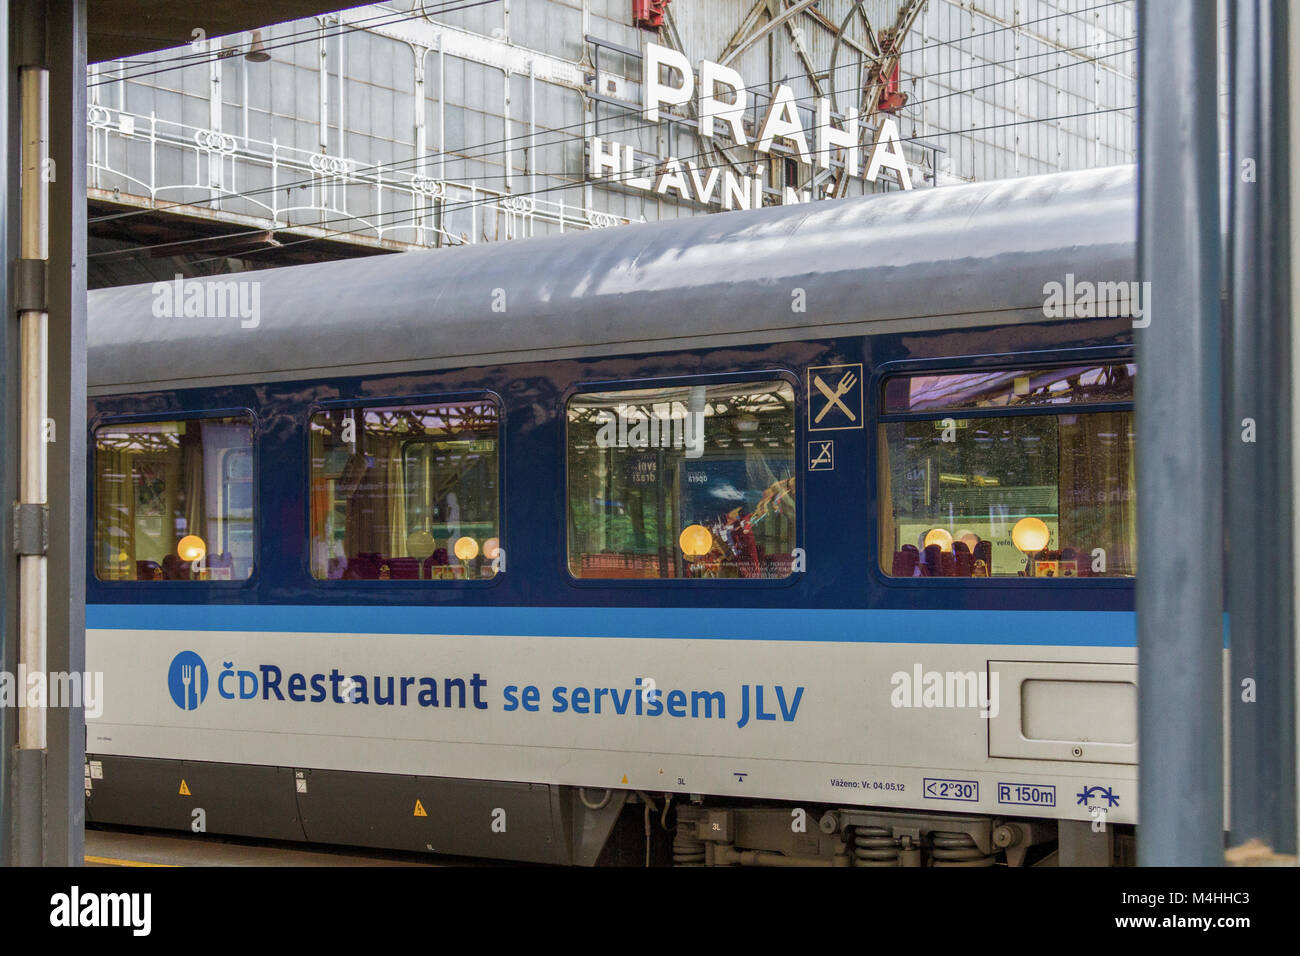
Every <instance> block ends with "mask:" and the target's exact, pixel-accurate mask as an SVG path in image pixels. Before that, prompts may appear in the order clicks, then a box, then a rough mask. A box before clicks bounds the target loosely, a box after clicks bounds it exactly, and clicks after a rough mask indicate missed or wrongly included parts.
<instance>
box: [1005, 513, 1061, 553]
mask: <svg viewBox="0 0 1300 956" xmlns="http://www.w3.org/2000/svg"><path fill="white" fill-rule="evenodd" d="M1051 536H1052V533H1051V531H1049V530H1048V528H1047V525H1046V524H1045V523H1043V521H1042V519H1040V518H1021V519H1020V520H1019V521H1017V522H1016V526H1015V527H1014V528H1012V529H1011V543H1012V544H1014V545H1015V546H1016V547H1017V548H1019V549H1020V550H1021V551H1023V552H1024V553H1025V554H1037V553H1038V552H1039V551H1042V550H1043V549H1044V548H1045V547H1047V541H1048V539H1049V538H1050V537H1051Z"/></svg>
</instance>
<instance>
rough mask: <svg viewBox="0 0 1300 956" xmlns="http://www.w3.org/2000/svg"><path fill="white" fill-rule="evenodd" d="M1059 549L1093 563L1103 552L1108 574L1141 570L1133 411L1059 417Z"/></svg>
mask: <svg viewBox="0 0 1300 956" xmlns="http://www.w3.org/2000/svg"><path fill="white" fill-rule="evenodd" d="M1060 436H1061V468H1060V513H1061V516H1060V532H1061V541H1060V544H1059V547H1062V548H1074V549H1075V550H1077V551H1078V552H1079V559H1080V560H1081V561H1087V562H1089V564H1091V562H1092V560H1093V558H1092V552H1093V551H1094V549H1096V548H1101V549H1103V550H1104V551H1105V558H1106V573H1107V574H1111V575H1114V574H1121V575H1132V574H1136V573H1137V477H1136V456H1135V454H1134V450H1135V449H1134V437H1133V413H1132V412H1104V413H1100V414H1088V415H1078V416H1069V415H1064V416H1061V419H1060Z"/></svg>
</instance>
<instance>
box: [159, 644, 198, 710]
mask: <svg viewBox="0 0 1300 956" xmlns="http://www.w3.org/2000/svg"><path fill="white" fill-rule="evenodd" d="M167 689H168V690H169V691H171V695H172V700H173V701H175V702H176V706H177V707H179V708H180V709H181V710H197V709H198V706H199V704H201V703H203V698H205V697H207V696H208V665H207V664H204V663H203V658H201V657H199V655H198V654H195V653H194V652H193V651H181V652H180V653H179V654H177V655H176V656H175V657H173V658H172V666H171V667H170V668H168V670H167Z"/></svg>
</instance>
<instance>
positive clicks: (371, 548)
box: [310, 398, 500, 581]
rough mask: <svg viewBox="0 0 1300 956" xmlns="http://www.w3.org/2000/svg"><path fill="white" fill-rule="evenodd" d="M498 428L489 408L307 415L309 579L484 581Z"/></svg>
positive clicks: (494, 510)
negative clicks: (309, 452) (309, 498)
mask: <svg viewBox="0 0 1300 956" xmlns="http://www.w3.org/2000/svg"><path fill="white" fill-rule="evenodd" d="M498 419H499V416H498V409H497V406H496V403H495V402H493V401H491V400H490V399H486V398H485V399H475V400H473V401H466V402H448V403H437V404H421V405H400V406H387V407H380V408H376V407H366V408H334V409H329V410H325V411H320V412H317V413H316V414H314V415H313V416H312V419H311V518H310V520H311V572H312V575H313V576H314V577H316V578H318V579H320V580H330V579H342V580H366V581H388V580H392V581H399V580H416V581H419V580H423V581H455V580H480V579H485V578H491V577H492V576H493V575H494V574H495V573H496V572H495V570H494V565H495V562H496V559H497V557H498V552H499V550H500V530H499V528H500V525H499V521H498V515H499V513H500V511H499V508H500V503H499V500H498V485H497V454H498V433H497V428H498Z"/></svg>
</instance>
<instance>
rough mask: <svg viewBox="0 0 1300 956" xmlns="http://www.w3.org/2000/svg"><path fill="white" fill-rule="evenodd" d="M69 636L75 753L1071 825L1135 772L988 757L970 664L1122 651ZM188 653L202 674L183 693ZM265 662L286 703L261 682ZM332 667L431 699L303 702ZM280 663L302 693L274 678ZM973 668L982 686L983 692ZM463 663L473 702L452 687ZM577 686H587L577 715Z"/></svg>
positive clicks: (1093, 658)
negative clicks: (83, 710)
mask: <svg viewBox="0 0 1300 956" xmlns="http://www.w3.org/2000/svg"><path fill="white" fill-rule="evenodd" d="M429 613H430V616H431V619H432V618H433V617H434V616H436V614H437V610H436V609H434V608H430V609H429ZM86 637H87V641H86V645H87V646H86V660H87V667H88V668H89V669H91V670H97V671H102V672H103V673H104V694H103V696H104V708H103V713H102V715H101V716H100V717H99V718H98V719H95V720H90V721H88V739H87V745H86V747H87V751H88V752H90V753H92V754H103V755H109V754H112V755H122V756H139V757H159V758H173V759H188V760H201V761H217V762H228V763H243V764H263V765H272V766H282V767H296V768H314V769H329V770H351V771H360V772H377V773H389V774H416V775H429V776H439V777H460V778H474V779H492V780H512V781H522V782H533V783H550V784H565V785H580V786H586V787H602V788H604V787H615V788H619V787H622V788H628V789H640V790H654V791H676V792H679V793H682V794H683V795H684V794H688V793H706V794H715V795H721V796H736V797H750V798H768V799H780V800H795V801H808V802H810V803H828V804H838V805H845V806H879V807H897V808H911V809H923V810H935V811H946V812H954V813H987V814H997V815H1001V816H1024V817H1045V818H1047V817H1050V818H1065V819H1077V820H1088V821H1091V820H1093V819H1094V817H1095V812H1096V807H1097V806H1098V805H1104V806H1105V808H1106V810H1107V813H1108V816H1107V819H1108V820H1109V821H1110V822H1112V823H1133V822H1136V815H1137V785H1136V771H1137V768H1136V767H1134V766H1131V765H1127V764H1118V763H1100V762H1092V761H1090V760H1089V759H1087V758H1088V754H1086V753H1085V755H1084V758H1083V759H1076V758H1069V759H1043V758H1042V757H1039V759H1032V760H1029V759H1013V758H1007V757H998V756H990V753H989V749H990V745H989V741H990V737H989V731H990V723H991V722H993V723H996V722H998V721H1000V720H1002V715H1003V714H1006V713H1010V712H1012V711H1014V710H1018V708H1019V704H1012V703H1011V696H1012V694H1013V693H1014V694H1018V693H1019V685H1017V684H1016V683H1015V681H1014V680H1005V681H1004V680H1002V679H1000V680H999V681H998V683H997V684H996V685H995V684H994V682H993V681H992V680H991V678H992V676H993V673H996V672H992V673H990V672H989V669H988V666H989V662H990V661H1004V660H1006V659H1007V658H1011V657H1014V658H1015V659H1016V660H1017V661H1018V662H1035V661H1040V662H1067V663H1071V664H1073V662H1077V661H1079V659H1080V657H1081V656H1082V655H1084V654H1086V655H1087V657H1088V658H1089V659H1090V663H1093V664H1101V665H1108V666H1110V667H1112V668H1113V667H1115V666H1116V665H1123V666H1124V667H1125V668H1127V669H1131V668H1132V667H1133V666H1134V663H1135V657H1136V654H1135V651H1134V649H1133V648H1123V647H1088V648H1086V649H1084V648H1080V647H1052V646H1028V645H1009V644H903V643H883V642H882V643H876V642H854V641H838V642H830V641H827V642H815V641H770V640H769V641H759V640H753V641H749V640H716V639H695V638H679V639H644V638H620V637H562V636H544V637H537V636H528V637H512V636H486V637H485V636H461V635H436V636H431V635H428V634H409V635H407V634H378V635H359V634H329V633H274V632H262V631H256V632H255V631H234V630H231V631H209V630H195V631H182V630H167V631H162V630H139V629H127V628H122V629H116V628H115V629H87V633H86ZM179 655H183V657H181V656H179ZM191 655H193V656H191ZM196 658H197V659H198V660H201V661H202V665H203V668H205V669H206V672H207V680H206V693H205V694H204V695H203V697H202V699H201V700H200V699H198V695H197V694H196V689H197V688H198V687H199V684H198V683H197V682H198V681H199V680H200V678H199V676H197V673H198V665H197V664H196ZM186 661H188V662H189V663H188V665H187V666H188V667H189V668H190V670H189V671H188V672H187V673H188V674H189V679H190V683H189V684H188V685H186V686H185V687H184V688H182V687H181V685H180V684H179V679H180V677H179V675H180V672H181V668H182V666H183V664H184V662H186ZM999 666H1002V665H999ZM268 668H278V670H279V675H280V681H279V684H278V688H279V690H280V691H281V692H282V693H285V700H279V699H277V697H276V695H275V693H274V692H271V691H268V689H267V682H268V677H272V678H273V677H274V674H275V671H274V670H268ZM1127 669H1126V670H1125V673H1129V670H1127ZM334 670H337V671H338V672H339V673H340V674H342V675H348V676H352V675H361V676H365V677H366V678H367V682H370V680H371V678H372V677H374V676H379V677H381V678H385V679H386V678H387V677H389V676H392V677H394V678H395V680H396V681H397V683H396V684H395V686H400V679H401V678H402V677H404V676H406V677H410V676H415V677H426V676H427V677H430V678H434V679H436V682H437V691H438V703H439V706H437V707H432V706H421V704H420V703H419V701H418V700H416V699H415V696H414V694H413V693H412V691H413V690H414V688H415V686H418V685H411V686H408V700H407V703H406V704H405V705H402V704H401V703H400V702H395V703H393V704H378V703H376V702H375V701H374V699H373V696H372V694H373V690H372V688H369V687H368V688H367V696H368V701H367V702H366V703H360V702H357V703H349V702H347V701H341V702H335V701H334V700H333V699H332V696H333V687H332V686H331V685H330V684H329V683H328V680H327V681H326V682H325V684H324V686H325V687H327V688H328V689H329V691H330V695H329V696H327V698H326V699H325V700H324V701H321V702H318V703H313V702H311V701H310V699H309V695H310V693H311V683H312V682H311V678H312V677H313V676H315V675H318V674H320V675H329V674H330V673H331V672H332V671H334ZM172 671H176V675H173V674H172ZM240 672H243V673H242V674H241V673H240ZM295 673H297V674H301V675H303V678H302V682H301V683H296V684H295V686H300V687H306V688H307V690H306V695H307V696H308V699H307V700H305V701H303V702H297V701H294V700H291V699H289V695H288V693H286V691H287V690H288V689H289V687H290V683H289V682H290V680H291V679H292V678H291V675H292V674H295ZM223 674H224V675H226V676H224V677H223V676H222V675H223ZM981 674H984V675H985V680H984V682H983V685H984V689H986V690H987V691H989V692H992V691H994V690H996V691H997V694H992V693H989V694H988V695H987V696H986V699H985V700H983V701H982V700H980V699H979V698H980V696H981V693H980V690H981V682H980V681H979V680H978V677H979V675H981ZM476 675H477V677H478V679H479V681H480V682H481V683H480V685H479V694H480V701H481V703H482V704H483V706H482V707H476V706H475V705H474V701H473V696H472V694H471V693H470V692H469V691H470V687H471V681H472V680H473V678H474V677H475V676H476ZM173 676H175V680H172V678H173ZM447 678H459V679H461V680H463V681H464V683H465V686H466V689H467V696H466V705H467V706H465V707H464V708H461V707H459V706H452V707H445V706H442V705H443V703H444V693H443V691H444V680H445V679H447ZM637 678H641V679H642V684H643V686H644V685H645V682H646V681H647V679H653V680H654V682H655V685H656V687H657V688H658V690H659V692H660V693H661V694H662V697H661V698H660V699H661V701H662V702H663V703H664V704H665V707H666V708H667V705H669V704H672V705H674V706H672V710H673V711H674V712H675V713H677V714H680V716H674V715H670V714H669V713H668V712H667V709H665V712H663V713H660V714H659V715H658V716H650V715H648V713H647V711H648V710H649V709H650V707H649V704H648V703H647V701H646V700H645V698H644V697H642V698H641V700H640V701H638V700H637V695H636V693H635V688H636V680H637ZM954 678H955V679H954ZM169 681H171V683H169ZM383 684H386V680H383V681H381V685H383ZM173 685H174V686H173ZM1012 686H1015V687H1016V688H1017V689H1016V690H1015V691H1012V690H1011V687H1012ZM529 687H533V688H535V689H536V691H535V694H536V696H535V697H534V696H533V695H532V694H530V693H529V692H528V691H527V688H529ZM576 688H584V689H585V690H586V691H587V695H586V698H587V703H586V704H585V706H580V708H579V712H575V709H574V706H573V699H574V690H575V689H576ZM611 689H612V690H613V692H614V693H613V694H611V693H610V690H611ZM760 689H761V695H762V696H761V701H760V698H759V694H760ZM222 690H224V691H225V692H226V694H227V695H229V696H223V695H222V693H221V691H222ZM602 690H603V691H604V693H600V694H597V692H598V691H602ZM913 691H915V693H913ZM959 698H960V699H959ZM182 699H183V700H184V701H185V705H186V706H185V707H184V708H182V707H181V705H180V703H178V701H180V700H182ZM579 699H580V700H581V695H580V697H579ZM597 699H599V700H600V712H599V713H596V712H595V701H596V700H597ZM511 700H513V701H514V702H515V704H514V706H513V707H512V706H511V704H510V701H511ZM525 701H528V702H529V703H527V704H525ZM451 702H452V703H453V704H455V703H458V702H459V695H458V694H456V695H454V699H453V700H452V701H451ZM561 703H563V706H561ZM638 703H639V704H640V709H641V711H642V713H641V714H640V715H638V714H637V713H636V709H637V704H638ZM1076 703H1078V702H1076ZM1082 703H1083V706H1084V709H1085V710H1087V711H1089V712H1095V711H1096V710H1097V709H1098V708H1099V707H1100V706H1103V703H1102V702H1100V701H1093V702H1087V701H1084V702H1082ZM1009 704H1011V706H1010V707H1008V705H1009ZM533 708H535V709H533ZM620 710H621V711H622V712H620ZM581 711H585V712H581ZM981 713H987V714H989V715H990V716H988V717H984V716H981ZM1094 715H1095V716H1097V717H1098V719H1102V718H1101V715H1100V714H1095V713H1094ZM1049 726H1050V723H1049ZM106 783H107V784H109V785H111V781H106Z"/></svg>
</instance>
